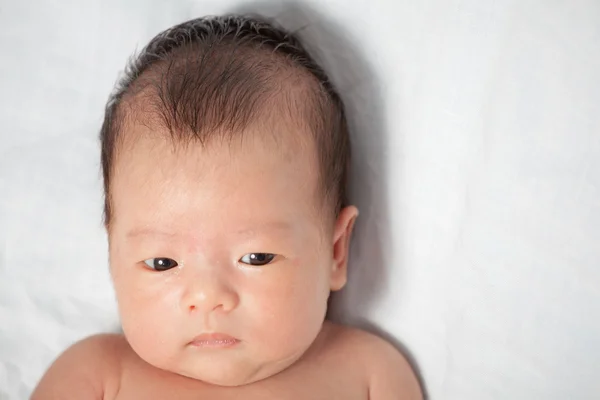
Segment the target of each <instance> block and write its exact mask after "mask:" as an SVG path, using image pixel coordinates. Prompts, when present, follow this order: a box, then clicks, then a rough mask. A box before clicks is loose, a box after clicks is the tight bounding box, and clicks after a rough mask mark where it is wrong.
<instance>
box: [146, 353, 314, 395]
mask: <svg viewBox="0 0 600 400" xmlns="http://www.w3.org/2000/svg"><path fill="white" fill-rule="evenodd" d="M228 351H229V350H222V353H219V351H217V352H215V353H214V354H193V352H190V353H192V354H189V353H188V354H185V355H184V356H183V357H182V358H180V359H178V360H177V361H175V360H171V361H170V362H168V363H163V362H160V360H152V359H145V357H142V358H143V359H145V361H146V362H147V363H148V364H150V365H152V366H154V367H156V368H159V369H161V370H163V371H167V372H170V373H174V374H177V375H181V376H184V377H187V378H191V379H194V380H197V381H201V382H202V383H206V384H211V385H216V386H226V387H236V386H243V385H248V384H251V383H255V382H259V381H261V380H264V379H267V378H270V377H272V376H274V375H277V374H279V373H281V372H282V371H284V370H286V369H288V368H289V367H290V366H292V365H293V364H294V363H295V362H296V361H298V359H300V358H301V357H302V355H303V354H304V353H305V351H306V349H300V350H296V351H291V352H289V353H287V354H284V355H281V356H280V357H273V358H271V359H268V360H265V359H263V360H259V359H258V357H243V356H241V357H240V355H239V354H235V353H233V352H232V353H233V354H231V353H230V354H227V352H228Z"/></svg>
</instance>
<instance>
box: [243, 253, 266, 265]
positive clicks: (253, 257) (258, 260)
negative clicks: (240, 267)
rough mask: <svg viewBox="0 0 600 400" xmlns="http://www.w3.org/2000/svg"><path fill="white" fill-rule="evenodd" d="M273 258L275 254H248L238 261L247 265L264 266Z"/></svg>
mask: <svg viewBox="0 0 600 400" xmlns="http://www.w3.org/2000/svg"><path fill="white" fill-rule="evenodd" d="M274 258H275V254H271V253H249V254H246V255H245V256H243V257H242V258H240V261H241V262H243V263H244V264H248V265H266V264H268V263H270V262H271V261H273V259H274Z"/></svg>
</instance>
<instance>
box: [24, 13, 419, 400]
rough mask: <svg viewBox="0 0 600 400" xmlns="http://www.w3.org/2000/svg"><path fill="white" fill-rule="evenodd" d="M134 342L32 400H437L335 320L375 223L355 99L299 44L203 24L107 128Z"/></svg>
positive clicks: (369, 338) (395, 361) (164, 40)
mask: <svg viewBox="0 0 600 400" xmlns="http://www.w3.org/2000/svg"><path fill="white" fill-rule="evenodd" d="M101 142H102V168H103V173H104V190H105V225H106V229H107V233H108V238H109V253H110V272H111V276H112V280H113V282H114V287H115V292H116V296H117V300H118V305H119V312H120V316H121V322H122V326H123V333H124V334H123V335H117V334H104V335H97V336H93V337H90V338H87V339H85V340H83V341H81V342H78V343H76V344H75V345H73V346H72V347H71V348H69V349H68V350H66V351H65V352H64V353H63V354H62V355H61V356H60V357H59V358H58V359H57V360H56V361H55V362H54V364H53V365H52V366H51V367H50V369H49V370H48V371H47V372H46V374H45V375H44V377H43V378H42V380H41V382H40V383H39V385H38V387H37V388H36V390H35V391H34V394H33V396H32V399H34V400H42V399H77V400H85V399H133V400H141V399H143V400H151V399H190V400H191V399H194V400H198V399H211V400H220V399H247V400H251V399H290V400H293V399H298V400H300V399H311V400H313V399H327V400H331V399H344V400H352V399H356V400H366V399H373V400H385V399H389V400H392V399H407V400H408V399H411V400H413V399H421V398H422V394H421V391H420V388H419V385H418V383H417V380H416V378H415V376H414V374H413V372H412V371H411V369H410V367H409V365H408V363H407V362H406V360H405V359H404V358H403V357H402V355H401V354H400V353H399V352H398V351H397V350H396V349H395V348H394V347H392V346H391V345H390V344H388V343H387V342H385V341H383V340H382V339H379V338H378V337H376V336H373V335H371V334H368V333H366V332H363V331H360V330H356V329H351V328H348V327H343V326H339V325H336V324H333V323H331V322H328V321H325V313H326V309H327V300H328V297H329V294H330V292H331V291H336V290H339V289H341V288H342V287H343V286H344V284H345V282H346V269H347V263H348V246H349V242H350V236H351V233H352V227H353V225H354V221H355V219H356V217H357V215H358V210H357V209H356V207H354V206H351V205H348V204H347V203H346V200H345V181H346V175H347V167H348V162H349V138H348V130H347V126H346V120H345V116H344V108H343V105H342V102H341V100H340V97H339V96H338V94H337V93H336V91H335V90H334V88H333V86H332V84H331V83H330V82H329V80H328V79H327V76H326V75H325V73H324V72H323V70H322V69H321V68H320V67H319V66H318V65H317V64H316V63H315V62H314V61H313V59H312V58H311V57H310V56H309V55H308V53H307V52H306V51H305V50H304V49H303V47H302V46H301V44H300V43H299V42H298V40H297V38H295V37H294V36H292V35H290V34H289V33H286V32H285V31H283V30H281V29H279V28H277V27H275V26H273V24H271V23H269V22H266V21H264V20H261V19H257V18H250V17H241V16H227V17H210V18H200V19H195V20H192V21H188V22H185V23H183V24H180V25H177V26H175V27H173V28H171V29H168V30H167V31H165V32H163V33H160V34H159V35H158V36H156V37H155V38H154V39H153V40H152V41H151V42H150V43H149V44H148V45H147V47H146V48H144V49H143V51H142V52H141V54H140V55H139V56H138V57H137V58H136V59H135V60H134V61H133V62H132V65H131V66H130V68H128V69H127V70H126V74H125V77H124V78H123V79H122V81H121V82H120V84H119V86H118V87H117V91H116V93H114V94H113V95H112V96H111V98H110V100H109V102H108V105H107V107H106V114H105V119H104V124H103V126H102V131H101Z"/></svg>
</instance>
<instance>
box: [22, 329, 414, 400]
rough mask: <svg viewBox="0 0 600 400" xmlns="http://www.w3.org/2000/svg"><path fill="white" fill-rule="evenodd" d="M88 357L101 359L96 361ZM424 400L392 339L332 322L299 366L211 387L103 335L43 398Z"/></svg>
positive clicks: (69, 362) (57, 368)
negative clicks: (236, 383)
mask: <svg viewBox="0 0 600 400" xmlns="http://www.w3.org/2000/svg"><path fill="white" fill-rule="evenodd" d="M88 360H95V361H94V362H89V361H88ZM240 398H243V399H248V400H252V399H289V400H296V399H298V400H304V399H311V400H312V399H315V400H318V399H323V400H335V399H340V400H342V399H343V400H354V399H356V400H365V399H374V400H378V399H381V400H387V399H389V400H392V399H395V400H397V399H406V400H418V399H422V395H421V392H420V389H419V386H418V383H417V381H416V380H415V377H414V375H413V373H412V371H411V368H410V366H409V365H408V363H407V362H406V360H405V359H404V358H403V357H402V356H401V355H400V353H398V352H397V351H396V350H395V349H394V348H393V347H392V346H391V345H389V344H388V343H387V342H385V341H383V340H381V339H379V338H378V337H375V336H373V335H370V334H368V333H365V332H363V331H359V330H355V329H350V328H347V327H343V326H340V325H334V324H332V323H329V322H325V323H324V325H323V329H322V331H321V333H320V334H319V336H318V338H317V340H316V341H315V342H314V343H313V345H312V346H311V348H310V349H309V350H308V351H307V352H306V353H305V354H304V355H303V357H302V358H300V359H299V360H298V361H297V362H296V363H295V364H294V365H293V366H291V367H289V368H287V369H285V370H284V371H282V372H280V373H278V374H276V375H274V376H272V377H270V378H268V379H264V380H261V381H258V382H254V383H251V384H248V385H243V386H237V387H223V386H216V385H210V384H207V383H204V382H201V381H198V380H195V379H191V378H187V377H183V376H181V375H177V374H173V373H171V372H168V371H164V370H160V369H157V368H155V367H153V366H151V365H150V364H148V363H146V362H145V361H143V360H142V359H140V358H139V356H138V355H137V354H136V353H135V352H134V351H133V350H132V349H131V347H130V346H129V344H128V343H127V341H126V340H125V338H124V337H123V336H122V335H98V336H94V337H91V338H88V339H85V340H84V341H82V342H79V343H77V344H75V345H74V346H73V347H72V348H71V349H69V350H68V351H67V352H66V353H65V354H64V355H63V356H62V357H61V359H59V360H58V361H57V363H56V364H55V365H54V366H53V369H51V370H50V371H49V373H48V374H47V375H46V376H45V377H44V379H43V380H42V381H41V382H40V385H39V386H38V388H37V390H36V392H35V393H34V395H33V397H32V400H38V399H104V400H108V399H116V400H129V399H130V400H137V399H147V400H153V399H157V400H158V399H161V400H162V399H181V400H187V399H189V400H200V399H211V400H229V399H240Z"/></svg>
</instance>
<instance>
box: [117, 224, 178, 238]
mask: <svg viewBox="0 0 600 400" xmlns="http://www.w3.org/2000/svg"><path fill="white" fill-rule="evenodd" d="M140 236H166V237H170V238H172V237H175V236H177V233H173V232H166V231H161V230H158V229H154V228H148V227H143V228H134V229H132V230H130V231H129V232H127V235H126V237H127V238H128V239H134V238H137V237H140Z"/></svg>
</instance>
